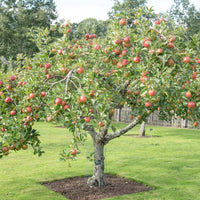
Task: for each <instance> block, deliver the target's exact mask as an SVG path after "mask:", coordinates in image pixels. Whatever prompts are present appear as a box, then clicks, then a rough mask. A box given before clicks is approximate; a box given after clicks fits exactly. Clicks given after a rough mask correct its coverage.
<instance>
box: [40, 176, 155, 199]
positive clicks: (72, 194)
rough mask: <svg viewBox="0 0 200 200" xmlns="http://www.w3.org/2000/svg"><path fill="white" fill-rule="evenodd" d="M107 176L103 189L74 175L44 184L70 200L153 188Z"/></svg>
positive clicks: (96, 197) (110, 195) (112, 195)
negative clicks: (89, 184)
mask: <svg viewBox="0 0 200 200" xmlns="http://www.w3.org/2000/svg"><path fill="white" fill-rule="evenodd" d="M105 178H106V179H105V180H106V186H104V187H103V188H101V189H99V188H90V187H88V186H87V184H86V183H87V179H88V177H73V178H69V179H64V180H56V181H52V182H45V183H43V185H45V186H46V187H47V188H49V189H50V190H53V191H54V192H58V193H60V194H62V195H63V196H65V197H66V198H68V199H70V200H100V199H104V198H109V197H114V196H121V195H124V194H132V193H137V192H144V191H149V190H151V188H150V187H148V186H145V185H143V184H141V183H136V182H135V181H134V180H128V179H125V178H123V177H117V176H114V175H110V174H106V175H105Z"/></svg>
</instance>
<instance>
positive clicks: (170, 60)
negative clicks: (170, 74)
mask: <svg viewBox="0 0 200 200" xmlns="http://www.w3.org/2000/svg"><path fill="white" fill-rule="evenodd" d="M168 65H170V66H172V65H174V61H173V60H172V59H171V58H170V59H169V60H168Z"/></svg>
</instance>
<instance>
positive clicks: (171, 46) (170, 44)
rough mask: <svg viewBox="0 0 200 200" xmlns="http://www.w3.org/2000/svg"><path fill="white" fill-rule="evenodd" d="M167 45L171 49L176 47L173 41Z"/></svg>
mask: <svg viewBox="0 0 200 200" xmlns="http://www.w3.org/2000/svg"><path fill="white" fill-rule="evenodd" d="M167 46H168V48H169V49H173V48H174V47H175V46H174V43H172V42H170V43H168V45H167Z"/></svg>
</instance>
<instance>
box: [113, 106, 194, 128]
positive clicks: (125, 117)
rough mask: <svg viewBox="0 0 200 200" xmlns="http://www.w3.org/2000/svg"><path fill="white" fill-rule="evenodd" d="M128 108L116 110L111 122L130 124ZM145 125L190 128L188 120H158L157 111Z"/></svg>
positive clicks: (190, 124) (129, 110)
mask: <svg viewBox="0 0 200 200" xmlns="http://www.w3.org/2000/svg"><path fill="white" fill-rule="evenodd" d="M131 113H132V112H131V109H130V108H122V109H121V110H120V109H116V110H115V113H114V116H113V120H114V121H117V122H131V121H132V120H133V119H131V118H130V116H131ZM147 124H149V125H155V126H167V127H177V128H192V127H193V126H192V123H191V122H190V121H188V120H183V119H181V118H179V117H176V118H175V117H174V118H172V120H171V121H164V120H160V119H159V115H158V111H155V112H154V113H152V114H151V115H150V116H149V117H148V118H147Z"/></svg>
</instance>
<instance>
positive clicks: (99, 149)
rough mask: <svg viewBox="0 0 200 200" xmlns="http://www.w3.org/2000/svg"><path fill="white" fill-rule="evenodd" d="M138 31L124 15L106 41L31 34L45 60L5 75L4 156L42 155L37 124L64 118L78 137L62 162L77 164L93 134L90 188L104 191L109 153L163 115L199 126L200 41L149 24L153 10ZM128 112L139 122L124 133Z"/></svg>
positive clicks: (1, 90) (1, 88)
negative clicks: (119, 114) (121, 119)
mask: <svg viewBox="0 0 200 200" xmlns="http://www.w3.org/2000/svg"><path fill="white" fill-rule="evenodd" d="M134 12H135V16H136V19H135V20H134V22H132V23H134V24H135V25H136V26H135V28H134V29H129V27H128V26H127V22H129V23H130V21H129V16H127V15H125V13H122V15H121V16H120V18H119V15H118V16H117V17H116V18H114V19H113V20H112V21H111V22H110V25H109V27H108V33H107V36H106V37H104V38H98V37H97V36H96V35H94V34H92V33H87V34H85V35H84V36H83V39H81V40H77V39H76V38H74V39H70V38H72V37H73V34H74V33H73V30H72V29H71V27H70V24H69V23H66V24H63V25H61V26H60V27H59V31H60V32H61V33H62V35H63V36H62V37H61V38H59V39H58V40H56V41H53V42H52V39H51V37H50V34H49V31H48V30H47V29H46V30H42V31H41V30H39V29H37V30H32V32H33V33H32V35H33V39H34V41H35V42H36V44H37V46H38V48H39V50H40V51H39V53H37V54H35V55H34V57H33V58H26V59H24V60H22V59H18V65H20V66H23V67H22V68H20V70H18V71H12V72H8V73H6V74H3V73H1V74H0V105H1V107H0V129H1V131H0V138H1V141H0V157H3V156H5V155H8V154H9V153H11V152H12V151H18V150H20V149H27V148H28V146H32V147H33V149H34V153H38V154H39V155H40V154H41V153H42V150H41V148H40V140H39V132H38V131H37V130H35V129H34V127H33V125H34V122H35V121H37V120H40V119H41V120H44V119H47V120H48V121H51V120H52V119H53V118H56V119H57V118H58V119H60V120H61V121H62V122H63V123H64V124H65V125H66V127H67V128H68V129H69V131H70V132H71V133H72V135H73V141H72V142H71V144H70V148H69V149H68V150H65V151H63V153H62V158H63V160H69V159H75V158H76V157H77V153H78V152H79V148H78V145H79V143H81V142H83V141H84V140H85V138H86V135H87V134H89V135H90V136H91V138H92V140H93V146H94V172H93V176H92V177H91V178H89V179H88V185H90V186H103V185H104V183H105V182H104V159H105V157H104V146H105V145H106V144H108V143H109V141H111V140H112V139H115V138H118V137H120V136H122V135H123V134H125V133H127V132H128V131H129V130H131V129H132V128H133V127H135V126H136V125H137V124H140V123H142V122H143V121H145V119H146V117H147V116H148V115H150V114H151V113H152V112H153V111H155V110H158V111H159V115H160V118H161V119H163V120H170V119H171V117H172V116H180V117H181V118H187V119H188V120H191V121H192V122H193V123H194V126H195V127H196V126H198V123H199V122H198V121H199V119H200V112H199V106H200V93H199V92H200V84H199V66H200V64H199V63H200V55H199V46H200V40H199V35H194V36H193V37H192V38H187V37H186V36H185V29H184V28H183V27H180V26H177V25H176V24H174V23H173V22H169V21H167V20H165V19H164V18H160V17H159V18H158V19H157V20H156V21H155V22H152V21H151V20H147V19H146V18H145V17H144V16H145V13H150V12H151V9H148V8H147V7H143V8H139V9H137V10H134ZM124 106H128V107H130V108H131V109H132V116H133V120H132V122H131V123H129V124H127V126H126V127H125V128H123V129H120V130H117V128H116V127H115V123H113V122H112V116H113V114H114V112H115V109H117V108H122V107H124Z"/></svg>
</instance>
